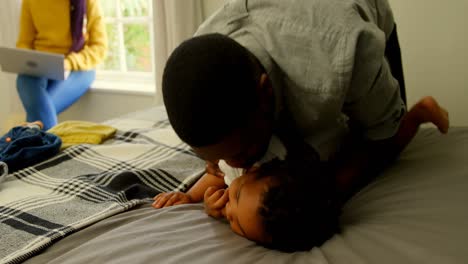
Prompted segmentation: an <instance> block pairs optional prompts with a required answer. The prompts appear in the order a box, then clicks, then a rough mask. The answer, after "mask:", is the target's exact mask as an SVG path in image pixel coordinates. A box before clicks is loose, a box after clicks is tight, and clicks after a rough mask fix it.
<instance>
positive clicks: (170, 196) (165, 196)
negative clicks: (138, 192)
mask: <svg viewBox="0 0 468 264" xmlns="http://www.w3.org/2000/svg"><path fill="white" fill-rule="evenodd" d="M208 187H213V188H216V189H221V188H224V187H225V184H224V179H223V178H222V177H218V176H214V175H213V174H209V173H205V174H204V175H203V176H202V177H201V178H200V179H199V180H198V181H197V182H196V183H195V184H194V185H193V186H192V188H190V189H189V190H188V192H186V193H183V192H167V193H160V194H158V195H156V196H155V197H154V198H153V199H154V202H153V207H154V208H162V207H168V206H172V205H178V204H185V203H198V202H201V201H202V200H203V196H204V194H205V191H206V190H207V189H208Z"/></svg>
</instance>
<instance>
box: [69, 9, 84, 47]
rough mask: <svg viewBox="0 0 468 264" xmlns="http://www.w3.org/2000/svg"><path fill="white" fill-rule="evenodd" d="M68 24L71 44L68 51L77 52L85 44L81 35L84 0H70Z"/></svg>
mask: <svg viewBox="0 0 468 264" xmlns="http://www.w3.org/2000/svg"><path fill="white" fill-rule="evenodd" d="M70 10H71V11H70V26H71V34H72V46H71V48H70V52H78V51H80V50H81V49H83V46H84V44H85V40H84V36H83V26H84V18H85V16H86V0H70Z"/></svg>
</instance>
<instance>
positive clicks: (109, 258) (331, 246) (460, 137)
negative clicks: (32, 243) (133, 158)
mask: <svg viewBox="0 0 468 264" xmlns="http://www.w3.org/2000/svg"><path fill="white" fill-rule="evenodd" d="M340 222H341V227H342V230H343V231H342V232H341V233H340V234H337V235H335V236H334V237H333V238H332V239H330V240H329V241H327V242H326V243H325V244H324V245H322V246H321V247H319V248H314V249H312V250H311V251H309V252H296V253H292V254H285V253H281V252H277V251H273V250H267V249H265V248H262V247H260V246H257V245H255V244H254V243H252V242H250V241H248V240H246V239H244V238H241V237H239V236H237V235H235V234H234V233H232V232H231V231H230V229H229V227H228V225H227V224H226V223H224V222H222V221H218V220H215V219H212V218H210V217H208V216H206V215H205V213H204V211H203V206H202V205H201V204H191V205H181V206H175V207H170V208H164V209H159V210H155V209H153V208H151V207H150V205H149V204H148V205H143V206H140V207H138V208H136V209H133V210H131V211H128V212H125V213H121V214H119V215H115V216H112V217H110V218H108V219H105V220H103V221H101V222H99V223H96V224H94V225H92V226H90V227H88V228H86V229H83V230H81V231H79V232H77V233H75V234H72V235H70V236H68V237H66V238H64V239H63V240H61V241H59V242H58V243H56V244H54V245H53V246H51V247H49V248H48V249H46V250H45V251H44V252H42V253H41V254H40V255H38V256H36V257H33V258H31V259H29V260H28V261H26V262H25V263H87V264H91V263H191V264H194V263H195V264H196V263H311V264H325V263H329V264H341V263H343V264H345V263H346V264H353V263H378V264H385V263H392V264H395V263H425V264H431V263H434V264H435V263H437V264H452V263H454V264H456V263H457V264H458V263H460V264H462V263H468V250H467V249H468V246H467V245H468V128H451V131H450V132H449V134H448V135H445V136H441V135H439V133H438V132H437V131H436V130H435V129H432V128H428V129H423V130H420V132H419V133H418V135H417V137H416V138H415V140H414V141H413V142H412V143H411V144H410V145H409V146H408V148H407V149H406V150H405V151H404V152H403V153H402V155H401V157H400V158H399V160H398V161H397V163H396V164H395V165H394V166H392V167H391V168H390V169H388V170H387V171H386V172H385V173H383V175H381V176H380V177H378V178H377V179H376V180H375V181H373V182H372V183H371V184H369V185H368V186H366V187H365V188H364V189H362V190H361V191H360V192H359V193H357V194H356V195H355V196H354V197H353V198H352V199H351V200H349V201H348V203H347V204H346V205H345V207H344V208H343V214H342V216H341V219H340Z"/></svg>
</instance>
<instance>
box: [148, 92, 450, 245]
mask: <svg viewBox="0 0 468 264" xmlns="http://www.w3.org/2000/svg"><path fill="white" fill-rule="evenodd" d="M426 122H431V123H433V124H435V125H436V126H437V127H438V129H439V130H440V131H441V132H442V133H446V132H447V130H448V127H449V122H448V114H447V112H446V111H445V109H443V108H441V107H440V106H439V105H438V103H437V102H436V101H435V100H434V99H433V98H432V97H426V98H423V99H422V100H421V101H420V102H418V103H417V104H416V105H415V106H413V107H412V108H411V110H410V111H409V112H407V113H406V114H405V116H404V118H403V121H402V122H401V125H400V128H399V131H398V132H397V133H399V134H402V135H401V136H403V138H405V139H406V140H407V142H404V143H405V144H407V143H408V142H409V141H410V140H411V139H412V138H413V137H414V135H415V134H416V132H417V129H418V127H419V126H420V125H421V124H422V123H426ZM278 146H280V147H278ZM281 147H282V145H281V143H280V142H279V140H278V139H277V138H276V137H272V139H271V141H270V144H269V148H268V150H267V152H266V154H265V156H264V158H262V160H261V161H260V163H262V161H265V160H270V161H268V162H266V163H262V164H260V165H259V163H256V164H257V165H254V166H253V167H251V168H249V169H245V170H241V169H238V170H237V171H236V170H235V169H233V168H229V167H226V164H224V162H223V161H220V163H219V166H220V169H223V168H224V170H225V173H226V174H227V175H231V174H232V173H234V174H237V175H240V176H239V177H237V178H235V179H234V180H233V181H232V183H230V185H229V186H227V183H229V180H227V181H226V182H225V179H223V178H221V177H218V176H215V175H214V174H209V173H206V174H205V175H204V176H202V177H201V178H200V180H198V181H197V182H196V183H195V185H194V186H193V187H192V188H191V189H190V190H189V191H188V192H187V193H182V192H170V193H162V194H159V195H157V196H155V197H154V200H155V201H154V203H153V207H155V208H162V207H167V206H172V205H178V204H184V203H196V202H200V201H202V200H203V201H204V203H205V210H206V212H207V213H208V214H209V215H210V216H213V217H215V218H225V219H227V221H228V222H229V224H230V227H231V229H232V230H233V231H234V232H235V233H237V234H239V235H241V236H243V237H246V238H247V239H250V240H253V241H255V242H257V243H259V244H262V245H264V246H266V247H270V248H275V249H279V250H283V251H288V252H291V251H298V250H310V249H311V248H312V247H313V246H317V245H320V244H322V243H323V242H324V241H326V240H327V239H329V238H330V237H331V236H333V234H335V233H336V232H337V231H338V217H339V209H340V207H341V204H342V203H343V202H344V200H341V198H340V197H346V195H343V193H349V192H350V191H351V190H350V188H353V186H354V184H353V183H352V181H353V180H355V179H348V178H347V174H346V168H330V167H329V166H328V165H326V164H324V163H323V162H320V161H319V159H318V157H317V156H316V155H308V154H307V153H297V152H296V153H291V152H290V153H288V155H284V154H285V151H284V147H283V151H281ZM279 149H280V150H279ZM284 156H286V157H285V159H284V160H281V159H282V158H283V157H284ZM271 158H273V159H271ZM343 171H344V172H345V173H342V172H343ZM336 172H338V173H336ZM225 177H226V176H225Z"/></svg>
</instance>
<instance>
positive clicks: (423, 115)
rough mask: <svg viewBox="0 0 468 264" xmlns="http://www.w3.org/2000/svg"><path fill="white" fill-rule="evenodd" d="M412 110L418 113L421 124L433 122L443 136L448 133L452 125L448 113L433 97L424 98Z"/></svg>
mask: <svg viewBox="0 0 468 264" xmlns="http://www.w3.org/2000/svg"><path fill="white" fill-rule="evenodd" d="M412 110H414V111H416V112H417V113H418V117H419V120H420V122H421V123H427V122H431V123H433V124H434V125H435V126H437V128H438V129H439V131H440V132H442V133H443V134H446V133H447V132H448V129H449V123H450V122H449V116H448V112H447V110H445V109H444V108H443V107H441V106H440V105H439V103H437V101H436V100H435V99H434V98H433V97H432V96H426V97H424V98H422V99H421V100H420V101H419V102H418V103H417V104H416V105H414V106H413V109H412Z"/></svg>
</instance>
